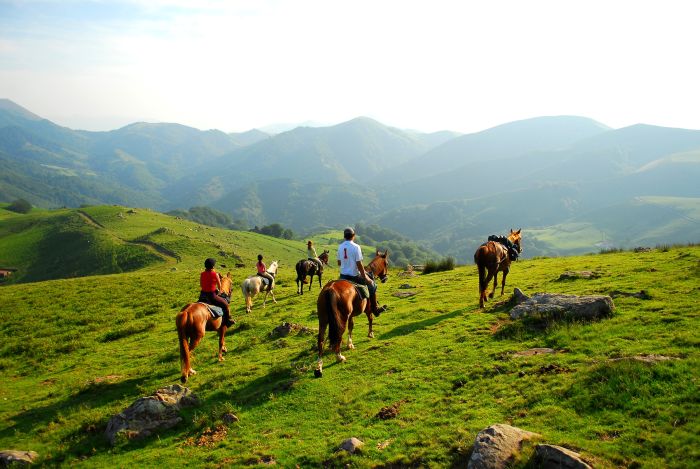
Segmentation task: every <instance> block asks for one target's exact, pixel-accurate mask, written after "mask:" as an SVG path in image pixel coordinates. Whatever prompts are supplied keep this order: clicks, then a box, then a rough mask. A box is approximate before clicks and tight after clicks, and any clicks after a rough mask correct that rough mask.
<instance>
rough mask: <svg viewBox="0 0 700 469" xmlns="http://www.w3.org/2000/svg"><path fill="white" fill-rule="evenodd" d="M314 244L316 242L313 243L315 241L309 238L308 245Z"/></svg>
mask: <svg viewBox="0 0 700 469" xmlns="http://www.w3.org/2000/svg"><path fill="white" fill-rule="evenodd" d="M313 244H314V243H313V241H311V240H309V242H308V243H306V245H307V246H311V245H313Z"/></svg>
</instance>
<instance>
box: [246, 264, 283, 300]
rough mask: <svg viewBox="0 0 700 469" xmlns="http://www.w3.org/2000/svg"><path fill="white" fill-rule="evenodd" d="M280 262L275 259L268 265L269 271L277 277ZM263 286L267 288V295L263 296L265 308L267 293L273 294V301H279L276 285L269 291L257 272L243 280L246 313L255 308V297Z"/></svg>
mask: <svg viewBox="0 0 700 469" xmlns="http://www.w3.org/2000/svg"><path fill="white" fill-rule="evenodd" d="M278 263H279V261H274V262H272V263H271V264H270V265H269V266H268V267H267V273H268V274H270V275H272V277H273V278H275V279H276V278H277V264H278ZM263 288H264V289H265V296H264V297H263V308H264V307H265V303H267V295H272V301H274V302H275V303H277V300H276V299H275V288H274V286H273V287H272V290H270V291H267V287H266V286H265V283H264V282H263V278H262V277H261V276H259V275H258V274H255V275H251V276H250V277H248V278H247V279H245V280H243V283H241V291H242V292H243V296H244V297H245V312H246V313H250V311H251V310H252V309H253V297H254V296H255V295H257V294H258V293H260V292H261V291H262V290H263Z"/></svg>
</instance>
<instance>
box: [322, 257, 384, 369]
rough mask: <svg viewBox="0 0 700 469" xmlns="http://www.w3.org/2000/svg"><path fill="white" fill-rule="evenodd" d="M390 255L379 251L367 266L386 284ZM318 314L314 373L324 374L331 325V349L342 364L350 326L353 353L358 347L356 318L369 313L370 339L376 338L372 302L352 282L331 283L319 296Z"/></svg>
mask: <svg viewBox="0 0 700 469" xmlns="http://www.w3.org/2000/svg"><path fill="white" fill-rule="evenodd" d="M388 255H389V251H386V252H385V253H384V254H380V253H379V251H377V252H376V255H375V258H374V259H372V262H370V263H369V265H368V266H367V267H365V270H366V271H367V272H368V273H371V274H372V275H373V276H374V277H378V278H379V279H380V280H381V281H382V283H383V282H386V279H387V271H388V265H389V260H388ZM316 311H317V313H318V362H317V368H316V370H315V371H314V374H315V375H316V376H321V375H322V373H323V360H322V358H321V357H322V355H323V341H324V339H325V335H326V326H328V338H329V340H330V348H331V350H333V352H335V356H336V359H337V360H338V361H339V362H344V361H345V357H344V356H343V355H341V353H340V346H341V343H342V339H343V333H344V332H345V328H346V326H347V328H348V349H350V350H352V349H354V348H355V346H354V345H353V343H352V329H353V326H354V320H353V318H354V317H355V316H358V315H360V314H362V313H363V312H364V313H366V314H367V319H368V320H369V333H368V334H367V337H369V338H370V339H372V338H374V332H373V331H372V311H371V308H370V304H369V300H367V299H365V298H362V297H361V296H360V294H359V293H358V291H357V289H355V286H354V284H353V283H352V282H350V281H348V280H331V281H330V282H328V283H327V284H326V285H325V286H324V287H323V289H322V290H321V292H320V293H319V294H318V300H317V302H316Z"/></svg>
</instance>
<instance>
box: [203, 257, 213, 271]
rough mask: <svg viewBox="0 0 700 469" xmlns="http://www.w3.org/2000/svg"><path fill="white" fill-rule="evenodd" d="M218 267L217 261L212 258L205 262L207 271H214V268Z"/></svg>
mask: <svg viewBox="0 0 700 469" xmlns="http://www.w3.org/2000/svg"><path fill="white" fill-rule="evenodd" d="M215 265H216V259H214V258H212V257H210V258H208V259H207V260H206V261H204V268H205V269H213V268H214V266H215Z"/></svg>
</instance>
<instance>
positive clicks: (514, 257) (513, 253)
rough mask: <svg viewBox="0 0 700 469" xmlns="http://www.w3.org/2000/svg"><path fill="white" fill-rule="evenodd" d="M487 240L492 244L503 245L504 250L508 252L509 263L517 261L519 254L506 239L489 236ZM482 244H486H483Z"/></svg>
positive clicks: (513, 245)
mask: <svg viewBox="0 0 700 469" xmlns="http://www.w3.org/2000/svg"><path fill="white" fill-rule="evenodd" d="M488 240H489V241H493V242H494V243H499V244H501V245H503V246H504V247H505V248H506V251H508V259H510V260H511V261H515V260H517V259H518V255H519V254H520V253H519V252H518V248H517V247H516V246H515V244H513V242H512V241H511V240H510V239H508V238H507V237H505V236H496V235H491V236H489V237H488ZM484 244H486V243H484ZM482 246H483V245H482Z"/></svg>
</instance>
